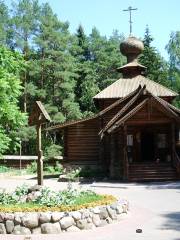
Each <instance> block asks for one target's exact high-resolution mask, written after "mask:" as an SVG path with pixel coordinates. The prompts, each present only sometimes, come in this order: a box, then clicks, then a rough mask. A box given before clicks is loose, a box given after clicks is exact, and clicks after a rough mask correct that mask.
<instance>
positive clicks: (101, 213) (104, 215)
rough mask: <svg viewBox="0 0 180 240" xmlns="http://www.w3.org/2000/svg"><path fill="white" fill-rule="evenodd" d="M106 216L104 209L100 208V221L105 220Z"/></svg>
mask: <svg viewBox="0 0 180 240" xmlns="http://www.w3.org/2000/svg"><path fill="white" fill-rule="evenodd" d="M108 216H109V215H108V212H107V209H106V207H101V208H100V213H99V217H100V219H106V218H107V217H108Z"/></svg>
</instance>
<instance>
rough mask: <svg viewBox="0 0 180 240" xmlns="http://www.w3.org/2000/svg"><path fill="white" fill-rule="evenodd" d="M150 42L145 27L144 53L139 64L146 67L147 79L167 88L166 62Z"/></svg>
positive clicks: (168, 84) (147, 30) (150, 39)
mask: <svg viewBox="0 0 180 240" xmlns="http://www.w3.org/2000/svg"><path fill="white" fill-rule="evenodd" d="M152 41H153V38H152V36H151V35H150V32H149V28H148V26H147V27H146V30H145V35H144V39H143V42H144V51H143V53H142V55H141V57H140V59H139V60H140V63H141V64H142V65H144V66H145V67H147V70H146V74H147V77H148V78H149V79H151V80H153V81H155V82H158V83H160V84H162V85H165V86H167V87H169V86H170V81H168V65H167V62H166V61H165V60H164V59H163V58H162V57H161V55H160V54H159V52H158V51H157V49H156V48H155V47H152V46H151V43H152Z"/></svg>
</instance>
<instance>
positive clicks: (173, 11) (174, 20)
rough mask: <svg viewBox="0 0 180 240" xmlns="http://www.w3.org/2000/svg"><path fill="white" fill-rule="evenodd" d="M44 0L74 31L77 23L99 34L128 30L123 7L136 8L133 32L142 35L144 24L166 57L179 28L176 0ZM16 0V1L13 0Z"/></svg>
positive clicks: (127, 19) (126, 32)
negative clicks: (167, 46)
mask: <svg viewBox="0 0 180 240" xmlns="http://www.w3.org/2000/svg"><path fill="white" fill-rule="evenodd" d="M39 1H40V2H41V3H42V2H48V3H49V4H50V6H51V7H52V9H53V10H54V12H55V13H56V14H57V15H58V17H59V19H60V20H62V21H69V23H70V31H71V32H72V33H74V32H75V31H76V29H77V27H78V25H79V24H80V23H81V24H82V25H83V27H84V29H85V32H86V33H87V34H89V33H90V32H91V29H92V27H94V26H96V27H97V29H98V30H99V31H100V33H101V35H106V36H109V35H111V33H112V31H113V30H114V29H117V30H118V31H119V32H120V33H121V32H122V33H124V34H125V36H128V34H129V23H128V21H129V15H128V13H127V12H123V11H122V10H123V9H126V8H128V7H129V6H132V7H135V8H138V10H137V11H134V12H133V13H132V20H133V22H134V23H133V35H135V36H137V37H141V38H142V37H143V35H144V30H145V27H146V25H147V24H148V26H149V28H150V31H151V34H152V36H153V37H154V39H155V40H154V42H153V45H154V46H155V47H156V48H157V49H158V50H159V51H160V53H161V54H162V55H163V56H164V57H165V58H166V59H168V55H167V53H166V50H165V49H164V48H165V46H166V44H167V43H168V41H169V36H170V33H171V32H172V31H177V30H180V0H48V1H47V0H39ZM5 2H6V3H8V4H9V3H10V2H11V1H10V0H5ZM15 2H16V1H15Z"/></svg>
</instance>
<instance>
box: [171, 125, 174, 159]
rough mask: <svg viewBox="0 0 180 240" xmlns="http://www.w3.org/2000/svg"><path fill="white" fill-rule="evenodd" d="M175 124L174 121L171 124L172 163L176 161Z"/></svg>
mask: <svg viewBox="0 0 180 240" xmlns="http://www.w3.org/2000/svg"><path fill="white" fill-rule="evenodd" d="M174 153H175V125H174V123H172V124H171V157H172V163H174V161H175V159H174V158H175V156H174Z"/></svg>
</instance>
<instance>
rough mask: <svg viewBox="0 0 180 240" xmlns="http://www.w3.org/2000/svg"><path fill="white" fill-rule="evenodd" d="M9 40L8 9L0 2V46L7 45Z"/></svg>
mask: <svg viewBox="0 0 180 240" xmlns="http://www.w3.org/2000/svg"><path fill="white" fill-rule="evenodd" d="M8 38H9V13H8V7H7V6H6V5H5V4H4V2H3V1H0V45H1V46H2V45H4V46H5V45H7V43H8Z"/></svg>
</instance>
